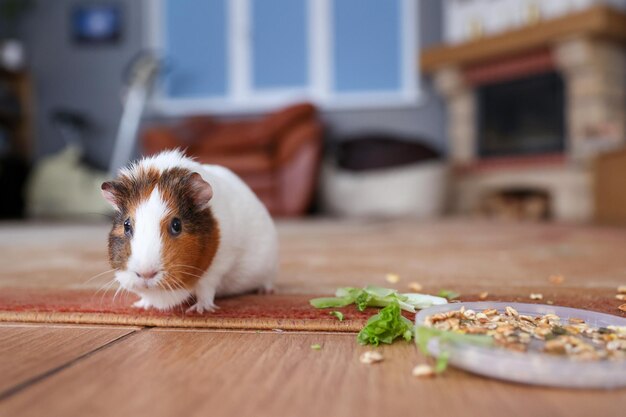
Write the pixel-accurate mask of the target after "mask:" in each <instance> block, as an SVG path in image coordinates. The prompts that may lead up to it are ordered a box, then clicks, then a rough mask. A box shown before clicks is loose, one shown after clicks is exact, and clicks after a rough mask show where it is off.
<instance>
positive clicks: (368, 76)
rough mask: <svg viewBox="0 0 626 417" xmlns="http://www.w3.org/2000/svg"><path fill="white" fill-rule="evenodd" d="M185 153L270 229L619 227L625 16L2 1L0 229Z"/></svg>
mask: <svg viewBox="0 0 626 417" xmlns="http://www.w3.org/2000/svg"><path fill="white" fill-rule="evenodd" d="M175 147H182V148H185V149H187V152H188V154H190V155H192V156H194V157H196V158H197V159H198V160H200V161H201V162H204V163H216V164H221V165H225V166H227V167H229V168H231V169H232V170H234V171H235V172H236V173H237V174H239V175H240V176H241V177H242V178H243V179H244V180H245V181H246V182H247V183H248V184H249V185H250V186H251V187H252V188H253V190H254V191H255V192H256V193H257V195H258V196H259V197H260V198H261V199H262V201H263V202H264V203H265V204H266V205H267V206H268V208H269V209H270V211H271V212H272V214H273V215H275V216H277V217H297V216H307V215H326V216H340V217H369V218H371V217H397V216H403V217H404V216H413V217H417V218H427V219H429V218H436V217H439V216H450V215H452V216H472V217H484V218H493V219H507V220H514V221H566V222H583V223H589V222H597V223H602V224H611V225H624V224H626V150H625V149H626V0H604V1H601V0H549V1H539V0H444V1H438V0H422V1H419V0H385V1H381V0H186V1H180V0H141V1H140V0H102V1H100V0H98V1H94V0H84V1H83V0H54V1H43V0H0V188H1V189H2V193H1V201H2V203H1V204H0V217H2V218H30V219H36V218H46V219H50V218H82V219H91V218H93V219H97V218H99V217H98V213H107V212H108V210H109V209H108V207H107V205H106V203H105V202H104V201H103V200H102V198H101V197H100V183H101V182H102V181H104V180H106V179H107V178H109V177H112V176H113V175H114V173H115V172H116V170H117V169H118V168H119V167H120V166H122V165H124V164H126V163H127V162H128V161H129V160H132V159H134V158H137V157H139V156H142V155H150V154H154V153H157V152H159V151H161V150H164V149H170V148H175Z"/></svg>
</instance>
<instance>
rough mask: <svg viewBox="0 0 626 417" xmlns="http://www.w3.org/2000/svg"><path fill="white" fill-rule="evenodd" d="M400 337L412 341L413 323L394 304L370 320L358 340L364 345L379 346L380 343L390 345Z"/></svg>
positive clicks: (397, 305)
mask: <svg viewBox="0 0 626 417" xmlns="http://www.w3.org/2000/svg"><path fill="white" fill-rule="evenodd" d="M398 337H403V338H404V339H405V340H406V341H410V340H411V338H412V337H413V323H411V321H410V320H409V319H407V318H406V317H404V316H402V312H401V309H400V305H399V304H398V303H397V302H392V303H391V304H389V305H388V306H387V307H385V308H383V309H382V310H380V312H379V313H378V314H376V315H374V316H372V317H370V318H369V320H368V321H367V324H366V325H365V327H364V328H363V329H361V331H360V332H359V334H358V336H357V340H358V341H359V343H360V344H362V345H367V344H370V345H374V346H378V345H379V344H380V343H387V344H390V343H392V342H393V341H394V340H395V339H397V338H398Z"/></svg>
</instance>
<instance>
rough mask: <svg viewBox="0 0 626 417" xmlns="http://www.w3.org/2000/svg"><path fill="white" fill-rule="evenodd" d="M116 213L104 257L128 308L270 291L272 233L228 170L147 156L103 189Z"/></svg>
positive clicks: (198, 303)
mask: <svg viewBox="0 0 626 417" xmlns="http://www.w3.org/2000/svg"><path fill="white" fill-rule="evenodd" d="M101 188H102V195H103V196H104V198H105V199H106V200H107V201H108V202H109V203H111V205H112V206H113V208H114V209H115V215H114V218H113V227H112V229H111V232H110V234H109V260H110V263H111V267H112V268H114V269H115V279H116V280H117V282H118V283H119V285H120V286H121V287H123V288H124V289H126V290H128V291H131V292H133V293H135V294H137V295H138V296H139V297H140V299H139V301H137V302H136V303H135V304H134V306H135V307H139V308H144V309H148V308H157V309H159V310H167V309H170V308H172V307H174V306H177V305H179V304H181V303H185V302H187V303H190V302H191V300H192V299H194V298H195V304H193V305H192V306H191V307H190V308H189V309H188V310H187V312H198V313H202V312H204V311H213V310H214V309H215V308H217V306H216V305H215V302H214V299H215V297H216V296H226V295H235V294H241V293H245V292H249V291H253V290H260V291H262V292H269V291H271V290H272V285H273V281H274V278H275V276H276V274H277V271H278V239H277V234H276V228H275V226H274V223H273V221H272V218H271V217H270V215H269V213H268V212H267V209H266V208H265V206H264V205H263V204H262V203H261V202H260V201H259V199H258V198H257V197H256V195H255V194H254V193H253V192H252V190H250V188H248V186H247V185H246V184H244V182H243V181H242V180H241V179H240V178H239V177H237V175H235V174H234V173H233V172H232V171H230V170H228V169H227V168H224V167H221V166H217V165H202V164H200V163H198V162H196V161H194V160H193V159H191V158H188V157H186V156H185V155H184V154H183V153H182V152H181V151H179V150H174V151H166V152H163V153H160V154H158V155H155V156H152V157H147V158H144V159H141V160H139V161H138V162H135V163H133V164H131V165H130V166H129V167H127V168H124V169H122V170H121V171H120V173H119V176H118V177H117V178H116V179H115V180H114V181H109V182H105V183H103V184H102V187H101Z"/></svg>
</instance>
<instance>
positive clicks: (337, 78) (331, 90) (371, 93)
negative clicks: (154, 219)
mask: <svg viewBox="0 0 626 417" xmlns="http://www.w3.org/2000/svg"><path fill="white" fill-rule="evenodd" d="M416 1H417V0H184V1H181V0H158V1H154V2H149V4H150V7H151V13H150V16H151V19H150V20H151V23H152V25H151V28H150V29H151V30H150V33H151V35H150V39H151V42H152V45H151V46H152V47H155V48H157V49H159V50H161V51H162V52H163V53H164V55H165V56H166V57H167V61H168V71H167V74H166V76H165V79H164V80H163V83H161V85H160V87H159V89H158V91H157V93H156V94H155V98H154V103H153V104H154V107H155V108H156V109H157V110H160V111H162V112H165V113H187V112H193V111H211V112H220V111H225V112H233V111H255V110H260V109H263V108H266V107H267V106H274V105H280V104H283V103H284V102H285V101H289V100H299V99H306V100H311V101H313V102H315V103H317V104H318V105H320V106H322V107H325V108H329V107H330V108H337V107H344V108H359V107H384V106H397V105H411V104H415V103H416V101H417V97H418V86H417V82H416V80H417V79H418V73H417V67H418V66H417V56H418V51H417V38H416V33H417V32H416V26H417V7H416Z"/></svg>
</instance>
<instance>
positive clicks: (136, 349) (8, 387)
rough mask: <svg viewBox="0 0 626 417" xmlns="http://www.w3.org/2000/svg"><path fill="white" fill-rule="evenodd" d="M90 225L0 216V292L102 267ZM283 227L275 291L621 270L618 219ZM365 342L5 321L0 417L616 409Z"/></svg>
mask: <svg viewBox="0 0 626 417" xmlns="http://www.w3.org/2000/svg"><path fill="white" fill-rule="evenodd" d="M68 230H69V231H68ZM103 233H106V229H105V227H103V226H85V227H78V226H75V227H69V228H67V227H66V228H65V229H64V226H45V227H44V226H28V227H21V226H14V225H13V226H11V225H9V226H0V249H1V253H0V265H2V266H1V269H0V291H1V290H2V287H3V286H4V287H7V286H15V285H20V286H27V287H33V288H36V287H46V286H59V285H69V286H74V285H80V284H81V283H84V282H85V281H86V279H88V278H89V276H90V275H93V274H95V273H96V272H98V270H104V268H106V261H105V260H104V259H103V255H102V253H103V247H102V246H101V243H100V242H101V241H104V235H103ZM280 233H281V239H282V242H283V248H282V258H283V268H282V274H281V277H280V279H279V282H278V284H279V285H278V290H279V291H280V292H283V293H307V292H319V291H322V290H326V289H328V288H333V287H334V286H336V285H339V284H355V285H356V284H363V283H367V282H371V283H378V284H382V283H384V279H383V278H382V276H384V272H388V271H392V272H398V273H400V274H401V277H402V281H401V283H400V284H399V286H400V287H402V285H404V286H406V283H407V281H410V280H416V281H420V282H422V283H424V284H425V285H427V286H430V287H434V286H436V285H442V286H443V285H445V286H451V285H452V286H454V287H455V288H461V287H465V288H467V287H469V286H472V285H475V286H477V287H480V288H494V287H495V286H502V285H507V286H510V287H511V288H515V287H516V286H517V287H528V286H529V285H535V286H536V287H537V288H539V289H540V290H541V288H547V286H548V285H549V284H548V283H547V282H548V281H547V277H548V276H549V274H551V273H561V274H563V275H564V276H565V278H566V283H565V284H564V285H568V286H569V287H570V288H571V287H576V288H580V290H581V291H584V290H585V288H594V289H597V288H606V289H607V290H608V289H614V288H615V287H616V286H617V285H618V284H620V283H626V262H625V261H624V259H626V257H625V256H624V255H626V231H619V230H610V229H594V228H572V227H564V226H558V225H557V226H545V227H544V226H531V227H524V226H517V225H486V224H478V225H476V224H474V225H468V224H465V223H462V222H461V223H459V222H453V223H445V224H437V225H419V224H417V225H416V224H412V223H411V224H409V223H407V224H402V223H394V224H391V225H389V224H386V225H381V224H358V223H351V224H336V223H332V222H321V223H306V224H304V223H303V224H299V223H285V224H281V227H280ZM51 242H54V243H52V244H51ZM81 243H82V245H81ZM540 244H541V245H540ZM46 245H50V246H49V250H47V251H46V250H45V248H46ZM444 248H448V249H447V250H448V252H446V251H445V250H444ZM494 248H495V249H494ZM80 251H82V255H81V256H78V255H76V253H81V252H80ZM27 254H30V255H28V256H27ZM35 254H36V255H35ZM455 254H456V256H455ZM619 254H621V257H620V256H618V255H619ZM46 265H47V266H46ZM85 274H87V276H85ZM455 277H456V278H455ZM498 279H499V281H498ZM519 280H522V281H523V282H522V283H520V282H518V281H519ZM104 282H106V280H104ZM86 285H93V286H94V288H95V286H96V285H101V282H100V283H94V282H90V283H88V284H86ZM312 344H320V345H321V346H322V349H320V350H313V349H311V345H312ZM364 350H366V348H364V347H361V346H359V345H358V344H357V343H356V340H355V336H354V335H352V334H327V333H292V332H278V331H274V332H218V331H210V330H182V329H156V328H135V327H106V326H42V325H18V324H7V323H5V324H2V325H0V416H2V417H4V416H11V417H13V416H42V415H46V416H113V415H115V416H124V415H130V416H150V417H157V416H177V415H184V416H207V415H210V416H315V417H319V416H329V417H330V416H339V417H341V416H394V415H398V416H400V415H423V416H440V415H441V416H444V415H445V416H448V415H449V416H460V415H463V416H489V415H498V416H501V415H506V416H564V417H565V416H567V417H570V416H595V415H598V416H621V415H623V410H625V409H626V391H625V390H616V391H577V390H559V389H546V388H538V387H528V386H522V385H515V384H509V383H503V382H498V381H493V380H488V379H484V378H481V377H477V376H474V375H470V374H467V373H464V372H461V371H456V370H450V371H449V372H448V373H447V374H446V375H445V376H443V377H440V378H435V379H416V378H414V377H413V376H412V375H411V369H412V368H413V366H414V365H415V364H417V363H421V362H423V361H424V358H423V357H421V355H420V354H419V353H418V352H417V350H416V349H415V347H414V346H413V345H411V344H409V343H396V344H394V345H392V346H386V347H383V348H382V353H383V355H384V357H385V360H384V361H383V362H382V363H380V364H376V365H371V366H367V365H363V364H361V363H360V361H359V359H358V358H359V355H360V354H361V353H362V352H363V351H364ZM582 377H584V376H582V375H581V378H582Z"/></svg>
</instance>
